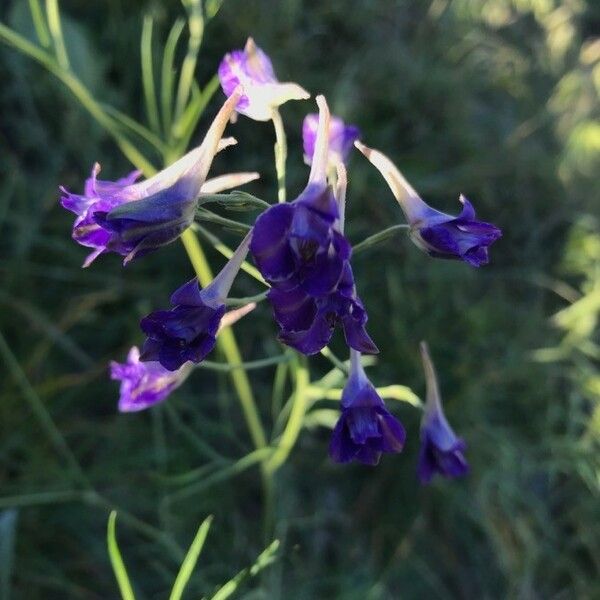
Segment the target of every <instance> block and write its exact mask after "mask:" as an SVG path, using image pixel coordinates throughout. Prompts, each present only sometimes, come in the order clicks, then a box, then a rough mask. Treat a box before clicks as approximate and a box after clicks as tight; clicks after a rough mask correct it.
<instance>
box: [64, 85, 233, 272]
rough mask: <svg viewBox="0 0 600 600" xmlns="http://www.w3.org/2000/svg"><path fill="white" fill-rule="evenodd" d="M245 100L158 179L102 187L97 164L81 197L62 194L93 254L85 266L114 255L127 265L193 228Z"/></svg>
mask: <svg viewBox="0 0 600 600" xmlns="http://www.w3.org/2000/svg"><path fill="white" fill-rule="evenodd" d="M240 97H241V90H236V91H235V92H234V93H233V94H232V96H231V97H230V98H229V99H228V100H227V101H226V102H225V103H224V104H223V106H222V108H221V109H220V110H219V112H218V114H217V116H216V117H215V119H214V121H213V123H212V125H211V126H210V128H209V130H208V132H207V134H206V137H205V138H204V141H203V142H202V144H201V145H200V146H198V147H197V148H195V149H194V150H192V151H190V152H189V153H188V154H186V155H185V156H184V157H183V158H181V159H179V160H178V161H176V162H175V163H173V164H172V165H170V166H169V167H167V168H166V169H163V170H162V171H160V172H159V173H157V174H156V175H154V176H152V177H150V178H148V179H146V180H144V181H139V182H137V179H138V178H139V176H140V172H139V171H134V172H132V173H130V174H129V175H127V176H126V177H124V178H122V179H119V180H117V181H101V180H99V179H98V178H97V176H98V173H99V171H100V166H99V165H98V164H96V165H94V168H93V170H92V175H91V177H90V178H89V179H88V180H87V181H86V184H85V190H84V193H83V194H82V195H79V194H72V193H70V192H68V191H67V190H65V189H64V188H61V191H62V193H63V196H62V198H61V203H62V205H63V207H64V208H66V209H67V210H70V211H71V212H74V213H75V214H76V215H77V219H76V220H75V223H74V225H73V239H74V240H75V241H76V242H78V243H80V244H81V245H83V246H88V247H90V248H93V249H94V250H93V252H92V253H91V254H90V255H89V256H88V257H87V258H86V260H85V262H84V266H88V265H90V264H91V263H92V262H93V261H94V259H96V258H97V257H98V256H99V255H100V254H102V253H104V252H110V251H113V252H117V253H118V254H121V255H122V256H125V262H128V261H129V260H131V259H132V258H134V257H136V256H141V255H143V254H146V253H148V252H150V251H152V250H155V249H156V248H158V247H160V246H163V245H165V244H168V243H169V242H172V241H173V240H175V239H176V238H177V237H178V236H179V235H181V233H182V232H183V231H185V229H187V228H188V227H189V226H190V225H191V223H192V222H193V219H194V215H195V211H196V205H197V202H198V198H199V195H200V193H201V191H202V186H203V184H204V183H205V180H206V176H207V174H208V170H209V169H210V166H211V163H212V160H213V157H214V155H215V153H216V152H217V150H218V148H219V142H220V140H221V137H222V135H223V131H224V130H225V127H226V125H227V122H228V120H229V118H230V116H231V115H232V114H233V112H234V110H235V105H236V102H237V100H238V99H239V98H240ZM229 143H230V142H229ZM226 145H228V144H226Z"/></svg>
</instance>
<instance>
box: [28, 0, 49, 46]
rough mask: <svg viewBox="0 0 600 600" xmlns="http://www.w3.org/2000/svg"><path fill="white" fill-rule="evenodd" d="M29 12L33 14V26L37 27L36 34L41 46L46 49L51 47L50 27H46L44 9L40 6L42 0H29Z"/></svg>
mask: <svg viewBox="0 0 600 600" xmlns="http://www.w3.org/2000/svg"><path fill="white" fill-rule="evenodd" d="M29 11H30V12H31V18H32V19H33V26H34V27H35V33H36V35H37V37H38V40H39V41H40V44H41V45H42V46H43V47H44V48H48V47H50V33H49V32H48V25H46V19H45V18H44V13H43V11H42V7H41V6H40V0H29Z"/></svg>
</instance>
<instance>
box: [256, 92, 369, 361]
mask: <svg viewBox="0 0 600 600" xmlns="http://www.w3.org/2000/svg"><path fill="white" fill-rule="evenodd" d="M317 102H318V103H319V108H320V115H321V117H320V118H321V122H320V125H319V135H318V136H317V151H316V152H315V160H314V161H313V164H312V167H311V174H310V177H309V181H308V185H307V187H306V189H305V190H304V191H303V192H302V194H300V196H299V197H298V198H296V200H294V201H293V202H291V203H289V204H285V203H283V204H277V205H275V206H272V207H271V208H269V209H268V210H266V211H265V212H264V213H263V214H262V215H260V216H259V217H258V219H257V220H256V223H255V225H254V233H253V236H252V242H251V244H250V251H251V252H252V255H253V257H254V260H255V262H256V264H257V266H258V268H259V270H260V272H261V274H262V276H263V277H264V278H265V279H266V281H267V282H268V283H269V284H270V285H271V290H270V291H269V300H270V302H271V304H272V306H273V312H274V315H275V319H276V321H277V323H278V325H279V327H280V333H279V339H280V340H281V341H282V342H283V343H285V344H287V345H289V346H291V347H292V348H295V349H297V350H298V351H300V352H302V353H304V354H314V353H316V352H318V351H319V350H321V349H322V348H323V347H324V346H326V345H327V344H328V342H329V340H330V339H331V336H332V335H333V331H334V329H335V327H336V325H338V324H340V325H341V326H342V327H343V329H344V333H345V336H346V341H347V343H348V344H349V345H350V346H351V347H353V348H355V349H356V350H359V351H361V352H365V353H376V352H377V347H376V346H375V344H374V343H373V341H372V340H371V338H370V337H369V336H368V334H367V332H366V330H365V324H366V322H367V313H366V311H365V309H364V307H363V305H362V303H361V301H360V299H359V298H358V296H357V294H356V287H355V285H354V277H353V275H352V269H351V267H350V254H351V247H350V244H349V242H348V240H347V239H346V238H345V237H344V236H343V234H342V233H341V227H340V225H341V223H340V217H341V216H342V212H341V211H340V206H339V205H338V201H337V200H336V197H335V196H334V194H333V191H332V189H331V187H330V186H328V185H327V181H326V177H325V170H326V167H327V132H328V118H329V111H328V108H327V103H326V102H325V99H324V98H323V97H319V98H318V99H317Z"/></svg>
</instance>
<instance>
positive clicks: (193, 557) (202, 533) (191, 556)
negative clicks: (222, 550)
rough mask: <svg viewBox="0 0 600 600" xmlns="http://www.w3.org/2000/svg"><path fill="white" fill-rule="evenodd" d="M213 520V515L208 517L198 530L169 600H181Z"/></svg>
mask: <svg viewBox="0 0 600 600" xmlns="http://www.w3.org/2000/svg"><path fill="white" fill-rule="evenodd" d="M212 520H213V517H212V515H211V516H210V517H207V518H206V519H205V520H204V522H203V523H202V525H200V527H199V528H198V532H197V533H196V537H195V538H194V541H193V542H192V545H191V546H190V549H189V550H188V553H187V555H186V557H185V558H184V559H183V563H182V564H181V568H180V569H179V573H178V574H177V579H175V583H174V585H173V589H172V590H171V595H170V596H169V600H181V597H182V596H183V592H184V590H185V587H186V585H187V584H188V581H189V580H190V577H191V576H192V573H193V571H194V567H195V566H196V562H197V561H198V557H199V556H200V553H201V552H202V548H203V547H204V542H205V541H206V536H207V535H208V531H209V529H210V526H211V524H212Z"/></svg>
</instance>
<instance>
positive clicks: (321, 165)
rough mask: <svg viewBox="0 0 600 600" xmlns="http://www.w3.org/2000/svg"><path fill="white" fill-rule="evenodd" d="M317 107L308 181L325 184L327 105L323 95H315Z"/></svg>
mask: <svg viewBox="0 0 600 600" xmlns="http://www.w3.org/2000/svg"><path fill="white" fill-rule="evenodd" d="M317 106H318V107H319V125H318V127H317V139H316V141H315V153H314V156H313V161H312V165H311V167H310V175H309V177H308V181H309V182H310V183H319V184H325V183H326V182H327V158H328V156H329V119H330V113H329V106H328V105H327V100H326V99H325V96H323V95H319V96H317Z"/></svg>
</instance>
